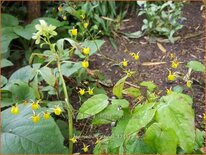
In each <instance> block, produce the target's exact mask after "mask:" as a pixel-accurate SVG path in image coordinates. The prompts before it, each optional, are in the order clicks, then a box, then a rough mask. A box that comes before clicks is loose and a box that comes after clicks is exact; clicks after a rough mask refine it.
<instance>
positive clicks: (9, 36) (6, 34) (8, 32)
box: [1, 27, 19, 57]
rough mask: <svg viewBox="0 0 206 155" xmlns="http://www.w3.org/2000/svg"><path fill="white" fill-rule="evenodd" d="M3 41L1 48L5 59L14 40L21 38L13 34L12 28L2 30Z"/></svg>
mask: <svg viewBox="0 0 206 155" xmlns="http://www.w3.org/2000/svg"><path fill="white" fill-rule="evenodd" d="M1 32H2V41H1V46H2V54H4V57H8V55H7V54H6V53H7V51H8V50H9V45H10V43H11V41H12V40H13V39H16V38H18V37H19V36H18V35H16V34H15V33H14V32H13V28H12V27H5V28H2V31H1Z"/></svg>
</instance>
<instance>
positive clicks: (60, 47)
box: [57, 38, 80, 51]
mask: <svg viewBox="0 0 206 155" xmlns="http://www.w3.org/2000/svg"><path fill="white" fill-rule="evenodd" d="M65 41H67V42H69V43H70V44H71V45H72V46H73V47H75V48H77V49H79V48H80V46H79V44H78V43H77V42H75V41H74V40H72V39H69V38H63V39H59V40H58V41H57V48H58V50H59V51H63V50H64V44H65Z"/></svg>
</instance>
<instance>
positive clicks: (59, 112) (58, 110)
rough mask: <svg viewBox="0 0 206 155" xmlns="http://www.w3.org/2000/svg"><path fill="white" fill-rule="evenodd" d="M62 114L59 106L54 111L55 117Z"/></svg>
mask: <svg viewBox="0 0 206 155" xmlns="http://www.w3.org/2000/svg"><path fill="white" fill-rule="evenodd" d="M61 112H62V110H61V108H59V107H58V106H57V107H56V108H55V109H54V113H55V115H60V114H61Z"/></svg>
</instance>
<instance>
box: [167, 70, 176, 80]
mask: <svg viewBox="0 0 206 155" xmlns="http://www.w3.org/2000/svg"><path fill="white" fill-rule="evenodd" d="M167 79H168V80H169V81H174V80H175V75H174V74H173V73H172V72H171V71H169V75H168V76H167Z"/></svg>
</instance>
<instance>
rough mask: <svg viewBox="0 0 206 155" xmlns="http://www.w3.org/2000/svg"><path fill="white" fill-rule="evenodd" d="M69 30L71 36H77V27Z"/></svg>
mask: <svg viewBox="0 0 206 155" xmlns="http://www.w3.org/2000/svg"><path fill="white" fill-rule="evenodd" d="M70 32H71V34H72V35H73V36H77V29H74V28H73V29H72V30H70Z"/></svg>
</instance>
